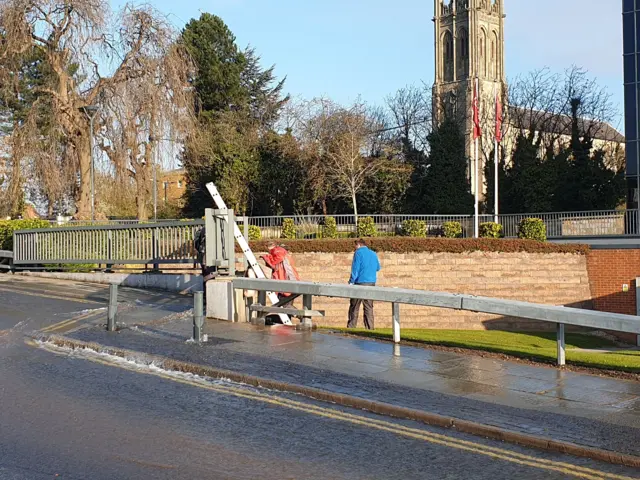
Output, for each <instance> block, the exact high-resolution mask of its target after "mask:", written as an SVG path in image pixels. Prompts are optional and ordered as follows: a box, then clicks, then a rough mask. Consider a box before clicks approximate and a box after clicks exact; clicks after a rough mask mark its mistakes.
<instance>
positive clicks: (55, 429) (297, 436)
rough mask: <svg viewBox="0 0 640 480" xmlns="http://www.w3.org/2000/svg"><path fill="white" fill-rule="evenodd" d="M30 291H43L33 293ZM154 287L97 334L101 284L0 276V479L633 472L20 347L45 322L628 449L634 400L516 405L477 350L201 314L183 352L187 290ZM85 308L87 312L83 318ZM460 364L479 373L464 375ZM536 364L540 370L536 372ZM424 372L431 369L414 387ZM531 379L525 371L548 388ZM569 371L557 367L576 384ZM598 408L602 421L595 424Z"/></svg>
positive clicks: (129, 295) (110, 340) (129, 299)
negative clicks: (468, 353)
mask: <svg viewBox="0 0 640 480" xmlns="http://www.w3.org/2000/svg"><path fill="white" fill-rule="evenodd" d="M38 292H40V293H41V294H42V295H47V297H40V298H38ZM45 292H47V293H45ZM154 295H155V294H153V293H149V292H139V291H129V290H127V289H123V291H122V299H123V300H124V301H125V303H127V304H128V305H129V306H130V308H129V309H128V310H127V309H126V308H124V309H123V313H122V317H121V318H120V320H121V321H123V322H125V321H126V323H128V326H129V327H133V326H134V323H139V325H138V326H137V327H134V328H129V329H125V330H122V331H121V332H119V333H117V334H106V333H103V332H102V327H101V326H98V325H100V324H101V323H102V322H103V321H104V318H103V316H104V312H103V311H100V310H98V311H94V312H85V311H84V310H87V309H94V308H101V307H103V306H104V303H106V302H104V299H105V298H106V289H104V287H100V286H89V285H71V284H61V285H55V284H46V283H44V282H25V283H21V282H11V283H8V282H6V281H4V279H3V277H2V276H0V330H2V332H0V404H2V405H3V408H2V409H0V431H1V432H2V435H0V478H9V479H41V478H42V479H45V478H46V479H49V478H69V479H80V478H91V479H102V478H104V479H119V478H123V479H124V478H159V479H162V478H171V479H183V478H184V479H192V478H233V479H241V478H243V479H244V478H257V477H260V478H267V479H270V478H274V479H276V478H278V479H282V478H309V479H315V478H318V479H326V478H336V479H341V478H345V479H346V478H350V479H351V478H363V479H364V478H381V479H382V478H388V479H396V478H397V479H410V478H416V479H417V478H438V479H440V478H452V479H457V478H479V479H484V478H487V479H489V478H491V479H502V478H504V479H507V478H523V479H528V478H531V479H537V478H552V479H553V478H640V474H639V472H638V471H636V470H633V469H629V468H625V467H620V466H613V465H608V464H602V463H598V462H593V461H589V460H585V459H577V458H573V457H569V456H565V455H559V454H551V453H546V452H539V451H535V450H530V449H525V448H520V447H516V446H510V445H505V444H502V443H500V442H493V441H488V440H483V439H479V438H478V437H471V436H468V435H463V434H458V433H456V432H452V431H445V430H440V429H437V428H428V427H425V426H424V425H421V424H418V423H415V422H409V421H399V420H395V419H391V418H387V417H381V416H376V415H370V414H367V413H364V412H361V411H354V410H351V409H343V408H337V407H335V406H331V405H327V404H322V403H319V402H314V401H310V400H307V399H304V398H302V397H297V396H293V395H286V394H281V393H278V392H264V391H260V390H257V389H250V388H248V387H243V386H240V385H233V384H228V383H225V382H206V381H204V380H202V379H194V378H191V377H188V376H172V375H169V374H167V373H166V372H159V371H156V370H153V369H146V370H145V369H144V368H139V367H136V366H131V365H126V364H124V365H123V364H122V362H121V363H118V361H116V360H114V359H112V358H107V357H105V356H100V355H95V354H94V355H92V354H91V353H90V352H84V353H78V352H76V353H72V352H67V351H64V350H58V351H56V350H55V349H52V348H48V349H47V348H42V346H40V347H39V346H37V345H36V346H30V345H27V344H25V341H24V340H25V337H24V334H26V333H30V332H31V331H33V330H36V329H43V328H44V329H52V328H57V330H56V331H57V332H61V333H64V334H65V335H67V336H75V337H77V338H83V339H92V340H97V341H100V342H101V343H104V344H113V345H118V346H122V347H124V348H134V347H135V348H136V349H138V350H144V351H150V352H151V353H161V354H164V355H171V356H173V357H179V358H183V359H191V360H198V361H202V363H209V364H212V365H216V366H220V367H223V368H229V369H233V370H238V369H242V371H245V372H246V373H251V374H255V375H260V376H267V377H272V378H278V379H284V380H287V381H292V382H294V383H301V384H311V385H313V386H315V387H320V388H326V389H330V390H335V391H344V392H346V393H349V394H358V395H362V396H373V397H377V398H378V399H380V400H383V401H389V400H394V399H395V400H397V401H396V402H392V403H398V404H413V406H419V407H420V408H426V407H429V411H436V412H437V410H443V411H444V410H447V409H448V410H450V411H449V412H448V413H450V414H452V413H454V412H458V413H465V414H467V415H470V416H474V417H475V418H473V420H476V421H478V420H487V421H488V420H492V417H493V415H494V414H496V415H497V414H499V415H501V418H502V419H503V420H504V421H507V420H509V419H510V421H511V422H513V423H514V424H515V425H520V426H521V427H522V422H523V418H526V417H527V415H530V417H528V420H527V421H528V422H529V424H530V428H546V427H550V426H552V425H553V424H554V423H557V424H558V425H556V428H557V427H559V426H561V427H562V428H563V429H567V430H571V429H574V428H583V429H586V425H587V424H590V425H591V426H592V427H594V429H593V430H592V431H591V436H593V437H597V436H599V435H603V434H606V433H607V431H608V430H607V429H605V428H604V426H605V425H607V424H608V425H609V428H610V429H611V432H609V436H610V439H613V437H614V436H613V431H617V436H618V437H619V438H620V441H619V442H618V443H619V445H622V444H624V443H627V444H630V445H632V447H633V448H630V449H629V450H634V449H637V448H638V447H637V444H638V436H637V430H636V429H635V427H633V425H636V426H637V422H636V423H635V424H634V423H627V425H626V426H622V425H619V424H618V420H620V419H621V417H618V415H622V413H621V412H623V411H624V412H625V413H624V414H625V415H629V419H630V418H632V417H633V415H634V412H635V410H634V409H633V408H632V407H630V408H622V407H620V406H619V405H618V404H615V403H613V404H611V403H599V405H601V406H602V408H603V409H608V410H610V413H606V414H604V413H602V412H601V413H600V416H598V415H596V411H597V410H598V408H596V405H598V403H594V402H580V400H562V401H564V402H565V403H567V405H570V406H571V407H573V406H575V405H573V404H574V403H576V404H577V403H584V404H586V405H587V407H580V409H581V411H582V410H584V412H582V413H580V414H576V413H573V412H572V413H570V412H569V410H570V407H569V406H567V405H561V404H560V403H559V402H560V401H561V399H560V398H559V396H554V395H544V394H539V393H534V394H533V395H538V396H540V397H548V398H549V399H551V401H552V402H556V404H553V403H552V404H551V405H549V404H547V403H544V402H543V404H541V405H529V406H528V407H527V406H526V402H525V401H524V400H522V399H521V400H520V402H521V404H518V405H517V406H511V407H508V406H507V405H506V402H507V401H508V400H509V398H508V397H509V396H510V395H511V393H510V391H511V390H510V389H509V388H507V386H511V385H516V386H518V387H517V389H514V390H513V391H515V392H521V391H522V392H523V393H528V392H527V391H524V390H523V389H522V387H521V386H520V383H523V382H524V381H523V380H522V381H521V382H520V383H518V382H517V381H516V380H515V379H513V380H509V381H508V382H507V381H505V382H503V383H500V382H498V381H497V380H498V379H499V375H490V374H489V373H490V372H491V370H490V369H489V365H488V364H485V363H483V362H484V360H482V359H478V360H481V362H480V363H477V364H472V365H471V366H470V367H468V368H467V370H466V373H465V371H464V369H463V368H462V366H461V365H459V361H461V360H460V359H457V358H456V356H455V355H453V356H452V354H448V353H446V354H445V353H437V352H429V351H422V350H421V349H410V348H403V349H402V350H401V356H400V357H394V356H393V355H392V351H391V350H390V348H389V346H388V345H386V344H379V343H376V342H369V341H362V342H361V341H358V340H350V339H344V338H339V337H332V336H328V335H322V334H317V333H313V334H299V333H296V332H292V331H290V330H284V329H282V328H278V329H262V330H261V329H257V328H254V327H249V326H246V325H242V326H239V325H231V324H223V323H209V324H208V325H207V330H208V333H209V335H211V337H210V339H211V342H210V343H209V344H207V345H204V346H197V345H194V344H191V343H186V342H185V340H186V338H187V337H188V336H189V333H190V328H191V323H190V319H189V318H188V315H187V314H188V309H189V306H190V299H188V298H185V297H180V296H170V295H164V294H159V295H158V296H157V297H154ZM48 297H54V298H48ZM154 298H155V300H156V301H154ZM74 299H75V300H74ZM50 300H51V301H50ZM82 300H86V301H88V302H93V303H88V304H87V303H84V302H82ZM90 313H94V315H93V316H86V315H87V314H90ZM83 316H84V318H80V317H83ZM78 318H80V319H79V320H77V321H75V322H74V319H78ZM62 322H67V323H62ZM69 322H74V323H69ZM429 354H430V355H431V356H430V357H423V355H429ZM346 355H350V357H351V359H347V358H346V357H345V356H346ZM467 360H469V357H467ZM491 362H493V360H491ZM425 364H427V365H428V367H425ZM436 364H441V365H436ZM472 367H473V368H472ZM511 367H513V368H517V367H523V366H522V365H516V364H514V365H512V366H510V367H509V368H511ZM474 369H477V370H479V371H482V372H485V371H486V372H487V373H481V374H478V375H479V376H478V377H476V376H474V373H473V370H474ZM543 370H544V371H546V370H547V369H540V370H539V371H540V372H542V371H543ZM413 371H415V372H416V373H413ZM534 371H538V370H537V369H535V370H534ZM548 371H549V372H553V373H555V371H554V370H552V369H548ZM393 372H396V374H395V375H394V374H393ZM518 373H520V375H519V374H518ZM443 374H446V375H451V378H454V376H455V375H458V374H459V377H458V378H459V379H460V380H459V382H471V383H478V384H484V382H485V380H486V381H487V382H491V383H497V385H488V386H492V388H497V389H499V391H500V392H501V393H500V394H499V395H498V396H499V397H500V402H498V401H494V402H491V401H489V400H488V399H489V397H490V396H491V395H492V393H490V392H491V391H489V390H487V391H484V392H478V391H477V389H475V390H474V389H471V390H468V389H469V388H470V387H468V386H465V387H464V388H462V386H461V385H462V384H458V385H457V386H452V385H449V386H448V387H447V388H450V389H451V390H448V391H439V390H438V388H444V387H442V385H441V384H445V385H446V384H447V380H446V379H445V376H446V375H445V376H443ZM525 374H527V375H531V374H530V373H529V372H527V371H524V370H505V371H504V372H503V375H512V376H514V377H518V376H519V377H520V378H521V379H522V378H529V377H526V376H525ZM422 375H431V376H433V377H434V378H431V377H429V378H431V381H430V382H426V380H425V379H426V378H427V377H422ZM545 375H547V374H545V373H539V375H538V377H531V378H532V379H534V380H536V381H541V382H551V378H550V377H547V376H545ZM573 375H575V374H571V375H568V372H567V373H565V374H564V376H565V378H567V379H568V380H571V381H576V380H573V377H572V376H573ZM435 377H437V378H435ZM584 377H586V378H589V379H591V381H592V382H595V383H594V384H592V385H591V387H590V388H599V384H598V383H597V381H598V380H600V379H598V378H597V377H588V376H584ZM490 379H493V380H490ZM602 380H607V381H609V379H602ZM612 382H613V383H610V384H609V385H610V386H609V387H608V388H609V389H610V390H611V393H613V394H618V393H620V394H623V395H629V396H634V395H635V393H634V392H635V391H634V390H633V388H632V386H633V385H636V384H634V383H631V382H629V384H628V386H627V387H622V386H621V385H623V384H621V383H617V381H612ZM524 383H526V382H524ZM582 386H583V385H581V384H578V385H577V386H575V387H574V388H577V389H580V388H582ZM477 388H480V387H477ZM487 388H488V387H487ZM619 390H622V391H619ZM494 392H495V393H496V394H497V392H498V391H494ZM474 395H484V396H486V397H487V398H482V399H481V400H480V399H476V398H474ZM610 398H613V397H610ZM431 407H433V408H431ZM548 409H558V411H557V412H550V411H549V410H548ZM437 413H443V412H437ZM454 416H461V415H454ZM608 416H611V417H612V418H613V419H614V421H611V422H608V421H607V418H608ZM545 419H546V420H545ZM550 419H551V420H550ZM543 420H545V421H546V422H547V423H544V421H543ZM540 422H542V423H540ZM572 422H573V423H572ZM598 425H600V427H598ZM598 428H601V429H602V430H598ZM614 474H615V475H618V477H613V476H612V475H614ZM56 475H58V476H57V477H55V476H56Z"/></svg>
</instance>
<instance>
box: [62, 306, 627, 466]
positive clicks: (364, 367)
mask: <svg viewBox="0 0 640 480" xmlns="http://www.w3.org/2000/svg"><path fill="white" fill-rule="evenodd" d="M163 314H166V315H167V316H165V318H164V320H163V319H162V315H163ZM155 315H156V316H157V317H158V318H156V319H155V321H153V322H151V323H150V321H151V320H150V317H151V316H153V315H150V313H149V312H147V313H146V314H145V318H144V319H143V318H140V319H139V320H140V321H138V319H137V318H136V314H135V313H131V314H129V316H128V317H127V319H126V322H127V324H128V325H127V327H126V328H124V329H123V330H121V331H120V332H119V333H117V334H109V333H107V332H105V331H104V328H103V327H102V326H101V325H100V326H97V325H96V326H90V325H89V326H87V325H85V326H84V328H80V329H76V330H74V331H70V332H66V333H65V335H66V336H68V337H72V338H75V339H78V340H83V341H91V342H97V343H100V344H102V345H105V346H110V347H119V348H124V349H129V350H136V351H139V352H144V353H147V354H154V355H162V356H166V357H170V358H172V359H175V360H181V361H188V362H193V363H197V364H201V365H207V366H211V367H215V368H220V369H227V370H232V371H236V372H242V373H245V374H248V375H254V376H257V377H262V378H267V379H273V380H277V381H283V382H287V383H292V384H296V385H302V386H307V387H314V388H318V389H322V390H326V391H330V392H333V393H340V394H348V395H351V396H356V397H360V398H364V399H367V400H375V401H380V402H385V403H389V404H393V405H396V406H403V407H409V408H413V409H419V410H423V411H427V412H430V413H436V414H440V415H444V416H447V417H455V418H458V419H463V420H468V421H473V422H478V423H482V424H485V425H491V426H496V427H499V428H504V429H507V430H510V431H514V432H520V433H526V434H532V435H538V436H543V437H550V438H553V439H555V440H562V441H567V442H572V443H575V444H579V445H582V446H588V447H596V448H601V449H605V450H610V451H615V452H619V453H625V454H631V455H636V456H640V383H638V382H634V381H628V380H617V379H612V378H602V377H597V376H593V375H587V374H579V373H574V372H569V371H562V370H558V369H555V368H550V367H536V366H529V365H524V364H521V363H515V362H508V361H500V360H496V359H486V358H481V357H476V356H471V355H462V354H456V353H450V352H439V351H434V350H429V349H423V348H415V347H408V346H401V347H400V351H399V352H397V351H396V352H395V353H396V354H395V355H394V347H393V345H391V344H389V343H385V342H377V341H373V340H364V339H362V340H361V339H353V338H346V337H341V336H336V335H331V334H323V333H319V332H313V333H308V332H307V333H303V332H296V331H294V330H292V329H289V328H286V327H275V328H274V327H266V328H265V327H256V326H252V325H249V324H232V323H227V322H216V321H208V322H207V324H206V326H205V332H206V333H208V335H209V341H208V343H206V344H204V345H200V346H199V345H194V344H193V343H189V342H186V340H187V339H188V338H190V337H191V331H192V326H191V320H190V318H189V316H188V314H187V312H185V314H183V315H175V312H164V313H163V312H162V311H161V310H155ZM398 353H399V355H398Z"/></svg>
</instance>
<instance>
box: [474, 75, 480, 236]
mask: <svg viewBox="0 0 640 480" xmlns="http://www.w3.org/2000/svg"><path fill="white" fill-rule="evenodd" d="M476 99H477V102H478V106H477V108H478V117H480V112H479V110H480V82H479V80H478V77H477V76H476ZM473 128H474V129H475V125H474V127H473ZM479 140H480V139H479V138H478V137H476V139H475V161H474V165H473V170H474V172H475V178H474V180H473V183H474V187H473V189H474V193H475V195H474V206H473V208H474V214H473V215H474V222H473V223H474V226H473V237H474V238H478V237H479V236H480V225H479V218H478V215H479V213H480V205H479V199H478V197H479V195H480V193H479V192H478V185H479V183H480V182H478V153H479V152H478V151H479Z"/></svg>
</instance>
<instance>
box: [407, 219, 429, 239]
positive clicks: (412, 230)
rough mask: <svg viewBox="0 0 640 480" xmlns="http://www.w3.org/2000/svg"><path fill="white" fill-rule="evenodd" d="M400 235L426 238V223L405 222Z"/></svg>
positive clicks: (419, 221)
mask: <svg viewBox="0 0 640 480" xmlns="http://www.w3.org/2000/svg"><path fill="white" fill-rule="evenodd" d="M401 233H402V236H403V237H426V236H427V223H426V222H425V221H423V220H405V221H404V222H402V231H401Z"/></svg>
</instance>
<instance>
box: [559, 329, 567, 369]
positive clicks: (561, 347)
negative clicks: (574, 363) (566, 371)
mask: <svg viewBox="0 0 640 480" xmlns="http://www.w3.org/2000/svg"><path fill="white" fill-rule="evenodd" d="M557 326H558V327H557V342H558V366H559V367H563V366H564V365H565V364H566V348H565V342H564V323H558V324H557Z"/></svg>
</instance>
